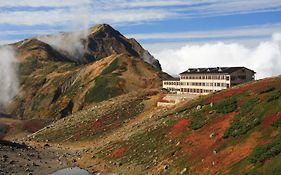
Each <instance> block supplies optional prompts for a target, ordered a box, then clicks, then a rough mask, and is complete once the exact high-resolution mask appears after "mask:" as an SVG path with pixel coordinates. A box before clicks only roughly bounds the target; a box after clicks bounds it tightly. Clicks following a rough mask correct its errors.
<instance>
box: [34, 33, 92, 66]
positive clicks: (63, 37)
mask: <svg viewBox="0 0 281 175" xmlns="http://www.w3.org/2000/svg"><path fill="white" fill-rule="evenodd" d="M87 35H88V31H86V30H85V31H82V32H74V33H63V34H60V35H47V36H40V37H37V38H38V39H39V40H41V41H42V42H45V43H47V44H49V45H51V46H52V47H54V48H56V49H57V50H60V51H64V52H65V53H66V54H68V55H69V56H71V57H72V59H73V61H77V60H78V59H79V58H80V57H82V56H83V55H84V54H85V52H86V50H85V48H84V45H83V42H82V40H85V39H86V37H87Z"/></svg>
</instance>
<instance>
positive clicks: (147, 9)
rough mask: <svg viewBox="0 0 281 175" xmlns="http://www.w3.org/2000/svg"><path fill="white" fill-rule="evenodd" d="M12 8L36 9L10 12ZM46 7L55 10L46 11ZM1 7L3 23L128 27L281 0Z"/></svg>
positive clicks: (54, 0) (51, 0)
mask: <svg viewBox="0 0 281 175" xmlns="http://www.w3.org/2000/svg"><path fill="white" fill-rule="evenodd" d="M8 7H10V8H11V7H13V8H16V7H33V8H35V9H33V10H30V11H29V10H23V8H19V9H18V10H15V9H14V10H9V8H8ZM37 7H43V8H37ZM44 7H51V9H48V11H44ZM0 8H2V11H1V12H0V24H12V25H70V24H71V23H78V24H80V22H81V21H84V22H85V21H87V23H91V24H92V23H110V24H126V23H139V22H151V21H156V20H165V19H169V18H183V17H185V18H198V17H205V16H221V15H229V14H240V13H253V12H261V11H276V10H281V0H267V1H264V0H255V1H245V0H243V1H242V0H228V1H225V0H198V1H193V0H169V1H167V0H143V1H139V0H106V1H104V0H80V1H77V0H48V1H46V0H9V1H4V0H2V1H0ZM52 8H53V9H52ZM85 9H86V10H85ZM81 19H82V20H81Z"/></svg>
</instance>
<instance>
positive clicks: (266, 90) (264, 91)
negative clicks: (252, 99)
mask: <svg viewBox="0 0 281 175" xmlns="http://www.w3.org/2000/svg"><path fill="white" fill-rule="evenodd" d="M274 90H275V88H274V87H270V88H267V89H264V90H262V91H260V92H259V94H265V93H268V92H271V91H274Z"/></svg>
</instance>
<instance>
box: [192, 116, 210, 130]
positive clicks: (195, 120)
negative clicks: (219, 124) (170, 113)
mask: <svg viewBox="0 0 281 175" xmlns="http://www.w3.org/2000/svg"><path fill="white" fill-rule="evenodd" d="M191 116H192V120H191V121H190V123H189V125H188V127H189V128H190V129H193V130H197V129H199V128H201V127H202V126H204V125H205V124H206V119H205V118H204V117H203V116H202V115H201V114H200V113H198V112H197V113H193V114H191Z"/></svg>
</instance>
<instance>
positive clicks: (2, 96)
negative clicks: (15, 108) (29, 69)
mask: <svg viewBox="0 0 281 175" xmlns="http://www.w3.org/2000/svg"><path fill="white" fill-rule="evenodd" d="M18 85H19V84H18V79H17V63H16V58H15V52H14V50H13V48H11V47H8V46H5V47H0V106H5V105H6V104H7V103H9V101H10V100H11V99H12V98H13V97H14V96H15V95H16V94H17V93H18Z"/></svg>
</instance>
